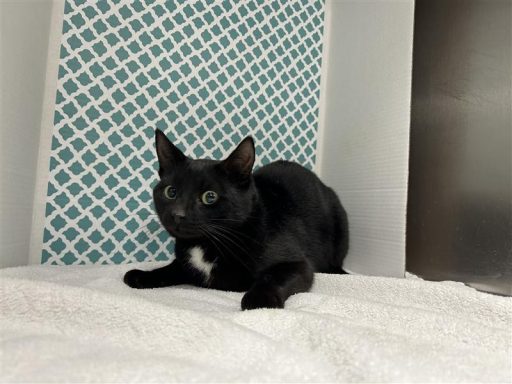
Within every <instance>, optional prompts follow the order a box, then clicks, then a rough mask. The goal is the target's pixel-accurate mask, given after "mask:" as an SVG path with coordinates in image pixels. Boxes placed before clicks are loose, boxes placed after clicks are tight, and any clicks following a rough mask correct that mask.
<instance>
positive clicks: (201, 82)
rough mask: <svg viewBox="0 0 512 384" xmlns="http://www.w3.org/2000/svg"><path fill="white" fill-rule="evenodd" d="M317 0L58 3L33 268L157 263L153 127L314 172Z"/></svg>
mask: <svg viewBox="0 0 512 384" xmlns="http://www.w3.org/2000/svg"><path fill="white" fill-rule="evenodd" d="M323 7H324V4H323V0H275V1H270V0H247V1H236V0H230V1H186V0H179V1H149V0H148V1H144V2H141V1H113V0H109V1H84V0H67V1H66V2H65V10H64V23H63V34H62V43H61V50H60V66H59V74H58V79H59V80H58V87H57V89H58V91H57V96H56V106H55V117H54V131H53V140H52V150H51V159H50V178H49V183H48V195H47V204H46V222H45V228H44V244H43V250H42V263H50V264H90V263H103V264H112V263H114V264H118V263H126V262H134V261H143V260H166V259H168V258H169V255H170V254H171V253H172V251H173V242H172V239H170V238H169V236H168V235H167V233H165V231H163V230H162V229H161V228H160V225H159V222H158V218H157V217H156V216H155V214H154V210H153V207H152V202H151V188H152V186H153V185H154V184H155V183H156V181H157V173H156V169H157V163H156V156H155V153H154V129H155V128H160V129H161V130H163V131H164V132H165V133H166V134H167V135H168V136H169V137H170V138H171V139H172V140H173V142H174V143H176V144H177V145H178V146H179V147H181V148H182V149H184V150H185V152H186V153H187V154H188V155H190V156H195V157H209V158H215V159H220V158H222V157H223V156H225V155H226V154H227V153H228V151H229V150H230V149H232V148H233V147H234V146H235V145H236V144H238V142H239V141H240V140H241V139H242V138H243V137H245V136H246V135H249V134H251V135H253V137H254V138H255V140H256V145H257V159H258V160H257V165H262V164H266V163H269V162H271V161H274V160H277V159H288V160H293V161H297V162H299V163H301V164H303V165H305V166H306V167H309V168H312V167H313V166H314V163H315V151H316V133H317V127H318V101H319V91H320V66H321V55H322V34H323Z"/></svg>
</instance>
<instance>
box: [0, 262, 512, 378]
mask: <svg viewBox="0 0 512 384" xmlns="http://www.w3.org/2000/svg"><path fill="white" fill-rule="evenodd" d="M157 265H158V263H146V264H141V265H129V266H128V265H122V266H72V267H48V266H31V267H21V268H11V269H4V270H1V271H0V279H1V284H0V290H1V293H0V313H1V314H0V316H1V317H0V336H1V357H0V358H1V373H0V380H1V381H3V382H248V381H251V382H363V381H364V382H461V381H463V382H510V381H511V380H512V372H511V348H512V347H511V336H512V335H511V331H512V299H511V298H505V297H499V296H493V295H490V294H486V293H482V292H478V291H476V290H474V289H471V288H468V287H466V286H464V285H462V284H460V283H453V282H445V283H434V282H426V281H423V280H421V279H391V278H381V277H365V276H349V275H324V274H317V275H316V276H315V285H314V287H313V289H312V291H311V292H309V293H302V294H297V295H295V296H292V297H291V298H290V299H289V300H288V301H287V302H286V307H285V309H283V310H270V309H261V310H254V311H244V312H242V311H240V300H241V298H242V294H241V293H233V292H221V291H215V290H209V289H201V288H195V287H190V286H179V287H170V288H160V289H154V290H134V289H130V288H128V287H127V286H125V285H124V284H123V283H122V276H123V273H124V272H125V271H127V270H128V269H131V268H134V267H138V268H146V269H151V268H154V267H156V266H157Z"/></svg>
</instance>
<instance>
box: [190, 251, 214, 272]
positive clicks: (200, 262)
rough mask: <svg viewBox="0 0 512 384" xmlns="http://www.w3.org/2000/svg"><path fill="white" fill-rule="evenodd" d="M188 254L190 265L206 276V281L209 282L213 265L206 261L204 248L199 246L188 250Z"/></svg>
mask: <svg viewBox="0 0 512 384" xmlns="http://www.w3.org/2000/svg"><path fill="white" fill-rule="evenodd" d="M188 254H189V255H190V259H189V262H190V264H192V266H193V267H194V268H195V269H197V270H199V271H201V272H202V273H203V274H204V275H205V276H206V279H205V280H206V281H208V280H209V279H210V274H211V273H212V268H213V263H211V262H209V261H206V260H205V259H204V251H203V248H201V247H199V246H195V247H192V248H190V249H189V250H188Z"/></svg>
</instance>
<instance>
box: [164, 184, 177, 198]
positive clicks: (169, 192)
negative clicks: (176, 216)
mask: <svg viewBox="0 0 512 384" xmlns="http://www.w3.org/2000/svg"><path fill="white" fill-rule="evenodd" d="M164 195H165V197H166V198H168V199H169V200H174V199H175V198H176V188H174V187H171V186H170V185H168V186H167V187H165V189H164Z"/></svg>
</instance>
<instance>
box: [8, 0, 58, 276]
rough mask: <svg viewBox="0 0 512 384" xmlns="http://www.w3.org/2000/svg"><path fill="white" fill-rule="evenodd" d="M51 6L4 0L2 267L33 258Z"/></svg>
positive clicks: (36, 0)
mask: <svg viewBox="0 0 512 384" xmlns="http://www.w3.org/2000/svg"><path fill="white" fill-rule="evenodd" d="M51 10H52V2H51V0H33V1H27V0H12V1H11V0H1V1H0V39H1V46H0V57H1V64H0V74H1V75H0V76H1V77H0V79H1V80H0V81H1V82H0V180H1V186H0V267H8V266H15V265H24V264H27V263H28V258H29V245H30V234H31V224H32V203H33V198H34V187H35V183H36V170H37V157H38V151H39V136H40V126H41V114H42V108H43V94H44V84H45V75H46V59H47V48H48V38H49V33H50V21H51Z"/></svg>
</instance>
